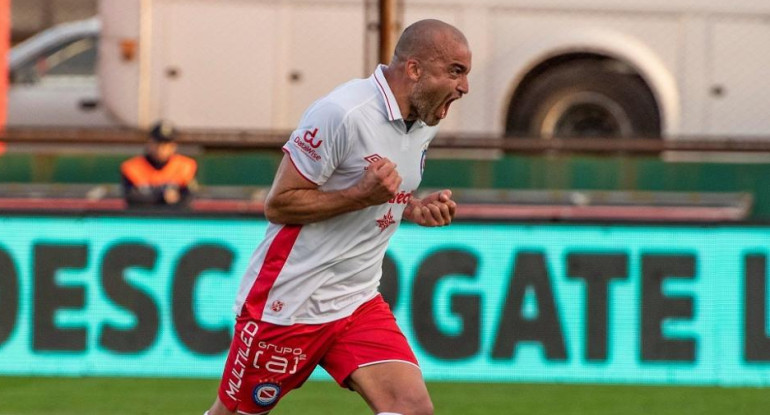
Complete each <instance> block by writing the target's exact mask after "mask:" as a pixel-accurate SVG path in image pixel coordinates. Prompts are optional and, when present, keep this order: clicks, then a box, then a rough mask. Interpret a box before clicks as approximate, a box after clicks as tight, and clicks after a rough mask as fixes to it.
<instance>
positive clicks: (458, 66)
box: [390, 19, 471, 125]
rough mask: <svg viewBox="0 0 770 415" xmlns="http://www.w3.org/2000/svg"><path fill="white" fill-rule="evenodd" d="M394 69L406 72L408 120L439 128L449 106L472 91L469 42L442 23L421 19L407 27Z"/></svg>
mask: <svg viewBox="0 0 770 415" xmlns="http://www.w3.org/2000/svg"><path fill="white" fill-rule="evenodd" d="M390 66H391V67H395V68H397V69H398V70H401V71H403V75H404V78H405V83H406V91H405V93H406V94H407V96H408V114H405V119H406V120H410V121H412V120H418V119H420V120H422V121H423V122H425V123H426V124H428V125H436V124H438V123H439V121H441V120H442V119H444V118H445V117H446V115H447V113H448V111H449V105H450V104H451V103H452V102H453V101H454V100H456V99H460V98H461V97H462V96H463V95H464V94H467V93H468V91H469V85H468V73H469V72H470V70H471V52H470V48H469V46H468V41H467V39H465V36H464V35H463V34H462V32H460V31H459V30H458V29H457V28H456V27H454V26H452V25H449V24H447V23H444V22H442V21H440V20H433V19H428V20H421V21H418V22H416V23H414V24H412V25H410V26H409V27H407V28H406V29H405V30H404V33H403V34H402V35H401V38H400V39H399V41H398V43H397V44H396V50H395V53H394V54H393V61H392V62H391V65H390ZM404 110H405V109H404V108H402V112H403V111H404Z"/></svg>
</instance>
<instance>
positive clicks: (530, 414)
mask: <svg viewBox="0 0 770 415" xmlns="http://www.w3.org/2000/svg"><path fill="white" fill-rule="evenodd" d="M216 387H217V381H216V380H212V379H206V380H198V379H144V378H143V379H135V378H61V377H36V378H33V377H0V415H27V414H29V415H37V414H40V415H42V414H56V415H92V414H93V415H96V414H99V415H101V414H112V415H122V414H125V415H129V414H130V415H143V414H148V415H149V414H180V415H181V414H190V415H202V414H203V412H204V410H205V409H207V408H208V406H209V404H210V403H211V401H212V399H213V398H214V393H215V390H216ZM428 388H429V389H430V392H431V395H432V397H433V401H434V405H435V407H436V414H438V415H461V414H462V415H469V414H479V415H481V414H484V415H489V414H504V415H508V414H511V415H515V414H526V415H589V414H590V415H605V414H606V415H617V414H623V415H669V414H670V415H687V414H694V415H725V414H728V415H753V414H757V415H758V414H766V413H768V410H770V409H769V408H770V390H767V389H762V388H719V387H678V386H677V387H671V386H669V387H660V386H599V385H565V384H485V383H438V382H431V383H429V384H428ZM370 413H371V412H370V411H369V410H368V408H367V407H366V405H365V404H364V403H363V401H362V400H361V399H360V398H359V397H358V396H357V395H356V394H355V393H353V392H350V391H347V390H345V389H342V388H339V387H338V386H337V385H336V384H334V383H332V382H328V381H309V382H307V383H306V384H305V386H303V387H302V388H301V389H299V390H296V391H294V392H292V393H291V394H290V395H289V396H287V397H286V398H285V399H284V400H283V401H282V402H281V403H280V404H279V405H278V407H277V408H276V409H275V410H274V411H273V412H272V414H275V415H295V414H296V415H309V414H316V415H325V414H328V415H339V414H345V415H348V414H362V415H366V414H370Z"/></svg>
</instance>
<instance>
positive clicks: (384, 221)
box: [377, 209, 396, 232]
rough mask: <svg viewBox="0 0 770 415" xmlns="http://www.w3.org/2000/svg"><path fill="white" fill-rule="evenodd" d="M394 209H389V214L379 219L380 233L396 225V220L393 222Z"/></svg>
mask: <svg viewBox="0 0 770 415" xmlns="http://www.w3.org/2000/svg"><path fill="white" fill-rule="evenodd" d="M391 210H392V209H388V213H386V214H385V216H383V217H382V218H380V219H377V226H378V227H379V228H380V232H382V231H384V230H385V229H387V228H388V227H389V226H390V225H392V224H394V223H396V221H395V220H393V213H392V212H391Z"/></svg>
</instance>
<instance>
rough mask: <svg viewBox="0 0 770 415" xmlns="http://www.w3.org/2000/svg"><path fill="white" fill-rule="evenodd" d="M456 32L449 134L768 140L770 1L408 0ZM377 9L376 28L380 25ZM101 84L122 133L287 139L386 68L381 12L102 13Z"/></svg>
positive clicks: (200, 7) (371, 5)
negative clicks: (336, 93) (302, 122)
mask: <svg viewBox="0 0 770 415" xmlns="http://www.w3.org/2000/svg"><path fill="white" fill-rule="evenodd" d="M401 7H402V11H403V19H402V25H403V26H406V25H408V24H410V23H412V22H414V21H416V20H418V19H422V18H438V19H442V20H445V21H447V22H450V23H453V24H455V25H456V26H458V27H459V28H461V29H462V30H463V31H464V32H465V34H466V35H467V37H468V39H469V41H470V44H471V48H472V50H473V69H472V72H471V93H470V94H469V95H468V96H467V97H465V98H463V99H462V100H460V101H458V102H457V103H455V104H454V105H453V108H452V112H451V114H450V116H449V117H448V118H447V119H446V120H445V121H444V122H443V123H442V126H443V127H442V131H443V132H448V133H457V134H463V133H469V134H480V135H495V136H499V135H508V136H521V137H534V136H538V137H544V138H549V137H577V136H581V137H582V136H587V137H597V136H598V137H664V138H670V139H681V138H689V137H697V138H714V139H717V138H725V137H730V138H736V139H757V138H767V137H770V116H767V115H766V111H767V108H770V77H768V76H767V75H766V73H765V71H766V68H768V67H770V48H769V47H768V46H767V45H770V2H768V1H766V0H732V1H730V2H724V1H716V0H645V1H631V0H403V1H402V2H401ZM373 9H375V12H373ZM99 15H100V16H99V17H100V19H101V21H102V33H101V38H102V39H101V42H100V46H99V53H100V62H99V63H100V65H99V82H100V91H101V94H102V97H101V98H102V101H103V102H104V104H105V105H104V106H105V107H106V108H107V109H108V110H109V112H110V113H111V114H112V115H113V116H114V117H115V118H116V119H117V120H118V121H119V123H120V124H125V125H130V126H138V127H146V126H148V125H150V124H151V123H152V122H153V121H154V120H156V119H158V118H168V119H171V120H173V121H174V122H176V123H177V124H178V125H180V127H183V128H190V129H217V130H221V129H235V130H291V129H292V128H294V126H295V124H296V122H297V120H298V119H299V117H300V115H301V114H302V111H304V109H305V108H306V107H307V106H308V105H309V104H310V103H311V102H312V101H313V100H315V99H317V98H318V97H320V96H321V95H323V94H324V93H326V92H328V91H329V90H331V89H332V88H333V87H334V86H336V85H338V84H340V83H341V82H344V81H346V80H348V79H350V78H353V77H366V76H368V75H369V73H370V72H371V71H372V70H373V68H374V66H375V64H376V58H375V56H376V53H377V50H376V39H377V35H378V31H377V27H376V22H377V14H376V1H374V0H280V1H279V0H219V1H216V2H214V1H210V0H186V1H179V0H101V2H100V13H99Z"/></svg>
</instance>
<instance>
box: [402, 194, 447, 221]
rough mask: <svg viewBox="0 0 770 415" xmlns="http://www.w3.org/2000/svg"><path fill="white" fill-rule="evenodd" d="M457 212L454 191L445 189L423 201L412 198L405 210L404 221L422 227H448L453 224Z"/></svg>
mask: <svg viewBox="0 0 770 415" xmlns="http://www.w3.org/2000/svg"><path fill="white" fill-rule="evenodd" d="M456 210H457V203H455V201H454V200H452V191H451V190H449V189H444V190H441V191H438V192H435V193H431V194H429V195H428V196H426V197H424V198H422V199H417V198H412V199H411V200H410V201H409V205H407V207H406V209H405V210H404V219H406V220H408V221H410V222H414V223H416V224H418V225H420V226H446V225H449V224H450V223H452V220H453V219H454V217H455V211H456Z"/></svg>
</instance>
